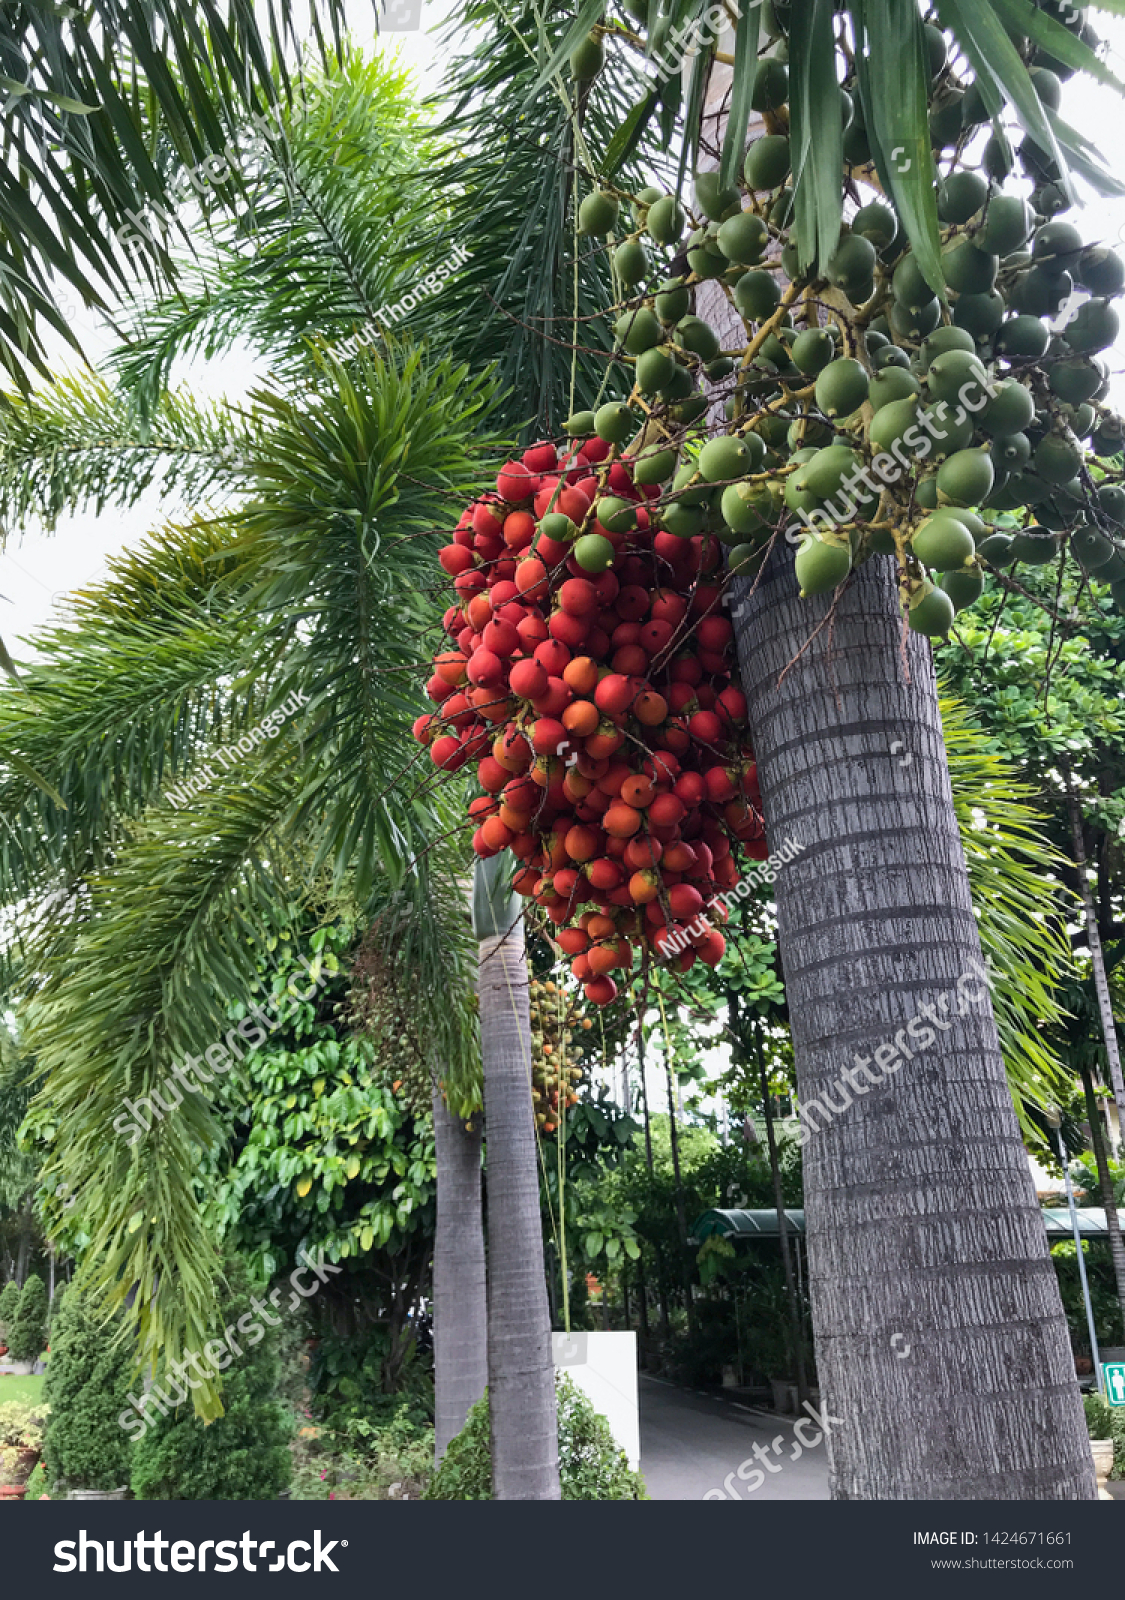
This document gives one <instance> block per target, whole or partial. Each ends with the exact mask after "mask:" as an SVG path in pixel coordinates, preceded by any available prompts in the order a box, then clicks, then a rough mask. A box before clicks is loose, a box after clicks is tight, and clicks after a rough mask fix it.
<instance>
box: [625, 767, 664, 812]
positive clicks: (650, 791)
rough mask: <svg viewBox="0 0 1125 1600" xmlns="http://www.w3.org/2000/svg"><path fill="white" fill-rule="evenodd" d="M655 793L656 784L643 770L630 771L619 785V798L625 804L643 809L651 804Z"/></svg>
mask: <svg viewBox="0 0 1125 1600" xmlns="http://www.w3.org/2000/svg"><path fill="white" fill-rule="evenodd" d="M655 795H656V785H655V784H654V783H653V781H652V779H651V778H649V777H647V776H646V775H645V774H644V773H643V772H635V773H632V774H631V775H630V776H629V777H628V778H626V779H625V782H624V783H623V784H622V785H621V798H622V800H624V802H625V804H626V805H627V806H633V807H635V809H636V810H638V811H643V810H644V808H645V806H647V805H651V804H652V801H653V799H654V797H655Z"/></svg>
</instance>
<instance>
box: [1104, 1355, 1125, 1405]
mask: <svg viewBox="0 0 1125 1600" xmlns="http://www.w3.org/2000/svg"><path fill="white" fill-rule="evenodd" d="M1102 1377H1103V1378H1104V1379H1105V1397H1106V1399H1107V1400H1108V1401H1109V1403H1110V1405H1111V1406H1125V1361H1107V1362H1106V1364H1105V1366H1104V1367H1103V1368H1102Z"/></svg>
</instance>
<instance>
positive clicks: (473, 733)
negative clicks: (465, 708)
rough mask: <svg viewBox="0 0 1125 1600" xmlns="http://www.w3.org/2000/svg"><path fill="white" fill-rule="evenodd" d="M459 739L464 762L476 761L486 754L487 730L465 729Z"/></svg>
mask: <svg viewBox="0 0 1125 1600" xmlns="http://www.w3.org/2000/svg"><path fill="white" fill-rule="evenodd" d="M459 737H460V740H461V748H462V750H463V751H464V752H465V760H466V761H477V760H478V759H479V758H480V757H481V756H486V755H487V754H488V729H487V728H466V729H465V731H464V732H463V733H462V734H460V735H459Z"/></svg>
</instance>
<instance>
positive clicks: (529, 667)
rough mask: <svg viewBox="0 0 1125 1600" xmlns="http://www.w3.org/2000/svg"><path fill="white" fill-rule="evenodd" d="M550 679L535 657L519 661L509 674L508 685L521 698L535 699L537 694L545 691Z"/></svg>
mask: <svg viewBox="0 0 1125 1600" xmlns="http://www.w3.org/2000/svg"><path fill="white" fill-rule="evenodd" d="M549 681H550V680H549V679H548V676H547V674H546V672H545V671H544V670H543V668H542V667H541V666H540V665H539V663H538V661H535V660H534V659H528V660H525V661H517V662H516V663H515V665H514V666H513V667H512V670H511V672H510V673H509V674H508V687H509V688H510V689H511V691H512V693H513V694H518V695H519V697H520V699H521V700H534V699H535V697H536V695H540V694H543V693H545V691H546V688H547V684H548V682H549Z"/></svg>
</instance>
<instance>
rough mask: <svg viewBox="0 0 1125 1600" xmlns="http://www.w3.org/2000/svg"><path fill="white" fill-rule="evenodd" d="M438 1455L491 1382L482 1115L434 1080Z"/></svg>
mask: <svg viewBox="0 0 1125 1600" xmlns="http://www.w3.org/2000/svg"><path fill="white" fill-rule="evenodd" d="M433 1109H434V1147H435V1153H436V1162H437V1221H436V1225H435V1229H434V1390H435V1395H434V1460H435V1462H440V1460H441V1458H442V1456H443V1455H444V1454H445V1448H446V1446H447V1445H448V1443H449V1441H450V1440H451V1439H453V1438H455V1437H456V1435H457V1434H459V1433H460V1432H461V1429H462V1428H463V1427H464V1426H465V1418H466V1417H467V1416H468V1414H469V1407H470V1406H471V1405H473V1403H474V1402H475V1401H477V1400H479V1399H480V1397H481V1395H482V1394H483V1393H484V1390H485V1385H486V1384H487V1382H488V1311H487V1296H486V1292H485V1273H484V1219H483V1216H482V1213H481V1192H480V1187H481V1186H480V1145H481V1137H480V1118H479V1117H473V1119H472V1120H471V1122H468V1123H466V1121H465V1119H464V1118H463V1117H455V1116H454V1115H453V1114H452V1112H451V1111H450V1109H449V1107H448V1105H447V1104H446V1102H445V1099H444V1097H443V1096H442V1093H441V1090H440V1089H439V1088H438V1087H437V1085H436V1084H435V1085H434V1097H433Z"/></svg>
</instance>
